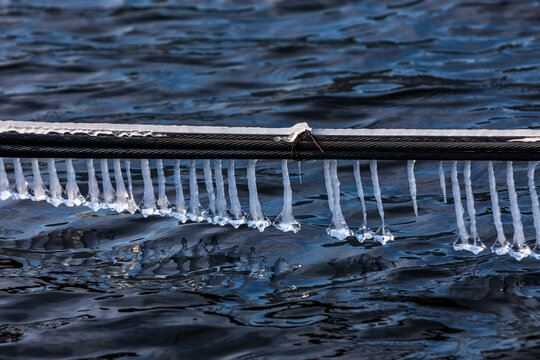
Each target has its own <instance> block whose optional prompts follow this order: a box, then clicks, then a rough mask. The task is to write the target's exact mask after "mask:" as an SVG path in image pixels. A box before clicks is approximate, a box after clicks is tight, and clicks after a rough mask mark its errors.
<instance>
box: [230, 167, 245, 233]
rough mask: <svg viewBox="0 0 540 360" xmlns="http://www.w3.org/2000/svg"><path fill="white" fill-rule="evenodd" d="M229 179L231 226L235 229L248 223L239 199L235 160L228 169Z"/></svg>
mask: <svg viewBox="0 0 540 360" xmlns="http://www.w3.org/2000/svg"><path fill="white" fill-rule="evenodd" d="M227 179H228V181H229V184H228V185H229V201H230V203H231V208H230V209H229V218H230V219H229V224H231V225H232V226H233V227H234V228H235V229H238V227H239V226H240V225H242V224H245V223H246V217H245V214H244V212H243V211H242V207H241V206H240V200H239V199H238V190H237V189H236V177H235V175H234V160H229V167H228V169H227Z"/></svg>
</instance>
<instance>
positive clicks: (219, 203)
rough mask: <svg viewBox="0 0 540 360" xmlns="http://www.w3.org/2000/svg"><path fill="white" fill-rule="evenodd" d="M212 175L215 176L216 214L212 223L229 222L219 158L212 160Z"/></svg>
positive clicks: (223, 223) (221, 223)
mask: <svg viewBox="0 0 540 360" xmlns="http://www.w3.org/2000/svg"><path fill="white" fill-rule="evenodd" d="M214 176H215V178H216V195H217V198H216V216H215V217H214V223H215V224H219V225H221V226H223V225H225V224H227V223H229V221H230V218H229V216H228V215H227V199H226V198H225V186H224V185H223V170H222V168H221V160H214Z"/></svg>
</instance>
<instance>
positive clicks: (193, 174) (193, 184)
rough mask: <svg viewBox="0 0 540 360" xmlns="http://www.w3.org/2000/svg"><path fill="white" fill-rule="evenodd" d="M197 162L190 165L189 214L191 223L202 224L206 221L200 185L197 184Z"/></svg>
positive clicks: (193, 161) (192, 161)
mask: <svg viewBox="0 0 540 360" xmlns="http://www.w3.org/2000/svg"><path fill="white" fill-rule="evenodd" d="M195 165H196V162H195V160H191V162H190V165H189V212H188V217H189V219H190V220H191V221H195V222H201V221H204V220H205V216H204V212H203V211H202V208H201V203H200V202H199V184H198V183H197V168H196V166H195Z"/></svg>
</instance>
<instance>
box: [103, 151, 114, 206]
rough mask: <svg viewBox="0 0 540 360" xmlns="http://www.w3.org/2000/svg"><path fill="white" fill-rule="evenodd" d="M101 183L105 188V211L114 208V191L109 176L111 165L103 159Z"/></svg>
mask: <svg viewBox="0 0 540 360" xmlns="http://www.w3.org/2000/svg"><path fill="white" fill-rule="evenodd" d="M101 183H102V186H103V204H101V207H102V208H103V209H109V208H111V209H112V208H114V204H113V203H114V189H113V186H112V184H111V177H110V175H109V163H108V161H107V159H101Z"/></svg>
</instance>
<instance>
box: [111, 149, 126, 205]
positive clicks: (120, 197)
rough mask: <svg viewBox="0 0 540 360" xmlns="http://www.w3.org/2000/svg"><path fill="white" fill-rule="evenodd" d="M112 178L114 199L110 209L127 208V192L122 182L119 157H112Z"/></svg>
mask: <svg viewBox="0 0 540 360" xmlns="http://www.w3.org/2000/svg"><path fill="white" fill-rule="evenodd" d="M113 166H114V180H115V182H116V199H115V200H114V204H113V206H112V209H114V210H115V211H116V212H119V213H120V212H122V211H125V210H127V209H128V193H127V191H126V185H125V184H124V177H123V176H122V165H121V164H120V159H114V162H113Z"/></svg>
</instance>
